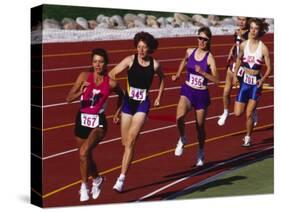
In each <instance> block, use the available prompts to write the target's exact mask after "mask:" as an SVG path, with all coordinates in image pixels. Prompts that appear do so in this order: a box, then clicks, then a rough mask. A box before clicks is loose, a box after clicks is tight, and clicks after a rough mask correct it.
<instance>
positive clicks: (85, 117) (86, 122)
mask: <svg viewBox="0 0 281 212" xmlns="http://www.w3.org/2000/svg"><path fill="white" fill-rule="evenodd" d="M81 125H82V126H84V127H90V128H96V127H97V126H98V125H99V115H94V114H87V113H81Z"/></svg>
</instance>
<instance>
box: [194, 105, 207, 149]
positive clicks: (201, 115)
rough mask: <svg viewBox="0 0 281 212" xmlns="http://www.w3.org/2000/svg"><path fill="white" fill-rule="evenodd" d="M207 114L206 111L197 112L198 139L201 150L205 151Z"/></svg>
mask: <svg viewBox="0 0 281 212" xmlns="http://www.w3.org/2000/svg"><path fill="white" fill-rule="evenodd" d="M206 114H207V111H206V110H204V109H200V110H196V111H195V117H196V129H197V138H198V141H199V149H201V150H203V149H204V145H205V139H206V132H205V118H206Z"/></svg>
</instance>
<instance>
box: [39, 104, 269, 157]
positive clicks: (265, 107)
mask: <svg viewBox="0 0 281 212" xmlns="http://www.w3.org/2000/svg"><path fill="white" fill-rule="evenodd" d="M273 107H274V105H267V106H262V107H258V108H257V109H258V110H263V109H268V108H273ZM229 115H230V116H232V115H234V113H230V114H229ZM219 116H220V115H218V116H211V117H208V118H206V120H207V121H208V120H212V119H216V118H218V117H219ZM193 123H195V120H193V121H187V122H185V124H193ZM176 126H177V125H176V124H172V125H168V126H165V127H159V128H155V129H151V130H146V131H142V132H140V135H145V134H148V133H152V132H157V131H161V130H165V129H169V128H173V127H176ZM118 140H121V137H117V138H113V139H109V140H106V141H102V142H100V143H99V145H102V144H108V143H112V142H114V141H118ZM77 150H78V149H77V148H75V149H71V150H68V151H65V152H60V153H56V154H52V155H49V156H46V157H43V158H42V157H40V156H38V155H36V156H37V157H39V158H40V159H42V160H47V159H51V158H54V157H58V156H61V155H65V154H68V153H72V152H75V151H77Z"/></svg>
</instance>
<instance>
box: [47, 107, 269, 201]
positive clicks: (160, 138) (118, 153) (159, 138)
mask: <svg viewBox="0 0 281 212" xmlns="http://www.w3.org/2000/svg"><path fill="white" fill-rule="evenodd" d="M271 112H272V116H273V111H272V109H271ZM267 114H268V113H267ZM271 120H273V119H271ZM215 122H216V120H215ZM262 122H263V120H261V122H260V123H262ZM234 124H235V123H234ZM236 125H239V123H238V124H237V123H236ZM212 126H214V124H213V125H212ZM210 129H211V128H210ZM230 129H231V128H230ZM231 130H234V129H231ZM167 131H169V130H167ZM172 134H173V133H172ZM165 136H166V135H165ZM190 136H191V137H193V139H195V135H194V134H192V132H191V135H190ZM152 137H153V140H158V141H157V142H159V141H161V140H163V134H161V133H160V135H157V136H156V137H154V136H152ZM174 139H175V138H174V135H173V142H172V144H173V145H172V146H173V147H174V145H175V141H174ZM140 142H141V141H140ZM142 143H144V142H143V141H142ZM150 143H151V142H150ZM239 143H240V142H239ZM153 144H155V143H154V142H153ZM149 147H152V145H151V146H149ZM108 149H111V148H110V147H107V150H106V151H108ZM150 149H151V148H150ZM150 149H149V148H148V151H147V152H145V153H147V154H149V153H150V152H151V151H149V150H150ZM121 150H122V149H121ZM139 150H141V149H139ZM99 151H100V150H99ZM106 151H104V152H106ZM101 152H102V151H101ZM192 152H193V154H194V153H195V152H196V151H192ZM121 153H122V151H121V152H117V153H116V154H117V155H118V156H119V157H120V156H121ZM150 154H151V153H150ZM97 157H98V155H97ZM65 158H66V159H67V157H65ZM71 160H73V157H72V158H71ZM119 160H120V159H119ZM62 161H63V160H62ZM66 161H68V160H66ZM109 162H112V160H109ZM52 163H53V164H51V166H53V167H54V168H55V167H56V165H57V164H55V163H56V162H55V163H54V161H53V162H52ZM136 165H138V164H136ZM72 167H74V166H72ZM76 167H78V165H77V166H76ZM141 169H142V168H141ZM148 170H149V169H148ZM46 171H47V170H46ZM74 171H75V170H74ZM76 172H79V171H76ZM117 174H118V173H117ZM117 174H116V173H115V175H117ZM131 175H132V176H133V174H131V172H130V175H129V176H131ZM140 176H142V175H140ZM69 177H70V178H71V176H69ZM115 177H117V176H114V177H113V178H114V179H113V181H114V180H115ZM63 178H64V179H65V176H64V177H63ZM130 178H131V179H132V178H133V177H130ZM129 180H130V179H129V178H128V181H127V184H129ZM135 180H137V179H136V178H134V181H133V182H135ZM72 182H73V181H72ZM113 183H114V182H112V183H111V184H112V185H113ZM112 185H110V186H112ZM105 186H106V185H105ZM73 187H75V186H73ZM69 189H71V188H69ZM66 190H67V189H66ZM66 190H63V191H62V193H63V192H65V191H66ZM129 191H130V190H129ZM74 193H75V199H77V198H78V197H77V190H75V192H74ZM74 193H73V194H74ZM58 194H61V193H60V192H58V193H55V194H53V195H50V196H48V197H46V199H49V198H50V200H51V198H52V197H54V196H56V195H58ZM122 195H123V194H121V195H120V196H122ZM50 200H48V201H50ZM60 200H61V198H57V199H56V200H55V205H57V202H58V201H60ZM100 201H102V199H101V200H100ZM119 201H122V200H118V199H117V200H116V202H119ZM124 201H130V200H128V199H126V198H125V200H124ZM132 201H135V200H132ZM96 202H97V201H96ZM97 203H99V202H97ZM62 204H63V205H64V203H62ZM65 204H67V203H65ZM70 204H72V203H70ZM78 204H80V203H79V202H78Z"/></svg>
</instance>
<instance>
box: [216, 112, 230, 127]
mask: <svg viewBox="0 0 281 212" xmlns="http://www.w3.org/2000/svg"><path fill="white" fill-rule="evenodd" d="M227 117H228V113H223V114H222V115H221V116H219V120H218V125H219V126H223V125H224V124H225V121H226V119H227Z"/></svg>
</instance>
